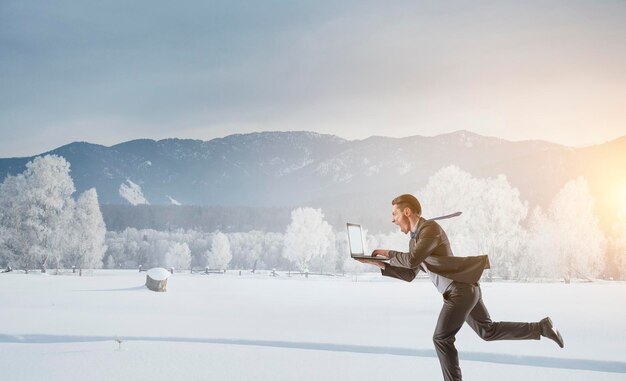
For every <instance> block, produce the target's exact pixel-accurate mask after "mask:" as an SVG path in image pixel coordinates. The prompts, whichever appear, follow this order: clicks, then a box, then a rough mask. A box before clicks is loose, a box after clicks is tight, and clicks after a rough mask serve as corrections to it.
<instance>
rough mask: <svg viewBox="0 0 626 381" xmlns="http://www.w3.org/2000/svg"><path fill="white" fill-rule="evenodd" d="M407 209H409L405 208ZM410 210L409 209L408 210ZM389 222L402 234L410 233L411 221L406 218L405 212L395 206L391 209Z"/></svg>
mask: <svg viewBox="0 0 626 381" xmlns="http://www.w3.org/2000/svg"><path fill="white" fill-rule="evenodd" d="M406 209H409V208H405V210H406ZM409 210H410V209H409ZM391 222H393V223H394V224H396V225H398V227H400V231H401V232H402V233H404V234H407V233H409V232H410V231H411V221H409V218H408V217H407V216H406V214H405V212H403V211H402V210H400V208H398V206H397V205H393V208H392V209H391Z"/></svg>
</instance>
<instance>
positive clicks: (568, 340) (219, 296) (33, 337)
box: [0, 270, 626, 381]
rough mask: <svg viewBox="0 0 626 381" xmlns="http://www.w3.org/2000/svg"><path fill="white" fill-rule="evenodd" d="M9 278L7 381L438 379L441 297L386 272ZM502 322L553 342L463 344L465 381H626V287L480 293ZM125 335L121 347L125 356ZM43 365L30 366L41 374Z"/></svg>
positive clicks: (4, 344) (0, 289)
mask: <svg viewBox="0 0 626 381" xmlns="http://www.w3.org/2000/svg"><path fill="white" fill-rule="evenodd" d="M242 273H243V275H242V276H239V275H238V271H229V272H227V273H226V274H224V275H221V274H220V275H201V274H189V273H188V272H180V273H178V272H177V273H175V274H174V275H171V277H170V279H169V281H168V291H167V292H164V293H154V292H151V291H149V290H148V289H146V288H145V287H144V286H143V284H144V281H145V274H144V273H139V272H137V271H130V270H97V271H94V272H93V273H92V274H93V275H92V276H82V277H77V276H73V275H72V274H65V275H58V276H57V275H49V276H45V277H42V276H35V275H33V274H28V275H26V274H22V273H19V272H12V273H6V274H0V306H2V313H1V314H0V326H1V327H2V330H1V331H0V370H1V371H0V372H1V373H0V376H1V378H2V379H10V380H38V379H45V380H75V379H86V378H88V379H90V381H91V380H111V379H120V380H123V379H155V380H166V379H168V380H169V379H186V380H206V379H219V380H242V379H254V380H320V379H324V380H330V381H333V380H380V379H390V378H401V377H402V378H404V377H406V378H419V379H425V380H440V379H442V378H441V371H440V368H439V363H438V361H437V358H436V356H435V354H434V349H433V344H432V340H431V337H432V332H433V330H434V328H435V323H436V319H437V315H438V312H439V309H440V308H441V295H440V294H438V293H437V291H436V290H435V288H434V287H433V286H432V284H430V283H429V282H428V281H427V280H419V281H414V282H412V283H405V282H401V281H397V280H394V279H388V278H383V277H381V276H380V275H379V274H365V275H359V277H358V278H357V279H358V281H356V282H355V281H352V277H350V276H346V277H322V276H309V278H304V277H302V276H299V275H297V276H292V277H288V276H287V275H286V274H284V273H280V276H278V277H270V276H268V273H266V272H265V273H264V272H259V271H257V272H256V273H255V274H250V273H249V272H248V271H243V272H242ZM482 290H483V299H484V301H485V304H486V305H487V308H488V309H489V312H490V314H491V316H492V318H494V320H508V321H514V320H520V321H524V320H528V321H532V320H539V319H541V318H542V317H544V316H547V315H549V316H551V317H552V319H553V321H554V322H555V324H556V326H557V327H558V328H559V329H560V330H561V331H562V333H563V336H564V339H565V345H566V346H565V349H560V348H558V346H557V345H556V344H554V343H553V342H551V341H549V340H545V339H544V340H540V341H534V340H531V341H494V342H484V341H481V340H480V339H479V338H478V336H476V334H475V333H474V332H473V331H472V330H471V329H470V328H469V327H467V326H465V327H464V328H462V329H461V331H460V332H459V334H458V335H457V342H456V344H457V348H458V349H459V352H460V357H461V367H462V369H463V373H464V377H465V379H467V380H481V381H491V380H500V379H502V375H503V374H506V378H507V380H509V381H515V380H519V381H522V380H524V381H527V380H529V379H532V380H533V381H542V380H550V381H553V380H565V379H567V380H568V381H578V380H580V381H582V380H591V381H594V380H611V381H613V380H626V361H625V360H624V355H623V354H624V353H626V344H625V343H626V328H624V326H623V321H624V319H625V318H626V307H625V306H624V304H623V296H624V295H625V292H626V283H623V282H613V283H609V282H594V283H584V284H582V283H579V284H568V285H567V284H540V283H535V284H525V283H483V284H482ZM116 337H119V338H120V339H121V340H122V344H121V350H119V349H118V343H117V342H116V341H115V339H116ZM35 364H36V366H33V365H35Z"/></svg>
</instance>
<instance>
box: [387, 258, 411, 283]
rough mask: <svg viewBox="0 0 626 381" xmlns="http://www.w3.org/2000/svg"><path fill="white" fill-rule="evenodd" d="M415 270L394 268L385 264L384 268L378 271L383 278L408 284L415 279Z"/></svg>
mask: <svg viewBox="0 0 626 381" xmlns="http://www.w3.org/2000/svg"><path fill="white" fill-rule="evenodd" d="M416 272H417V270H413V269H407V268H405V267H395V266H391V265H390V264H388V263H385V267H383V268H381V269H380V273H381V274H382V275H384V276H388V277H392V278H397V279H401V280H403V281H405V282H410V281H412V280H413V279H415V275H416Z"/></svg>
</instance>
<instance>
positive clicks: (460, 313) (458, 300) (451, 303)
mask: <svg viewBox="0 0 626 381" xmlns="http://www.w3.org/2000/svg"><path fill="white" fill-rule="evenodd" d="M443 297H444V303H443V307H442V308H441V312H440V313H439V319H438V320H437V328H435V333H434V335H433V342H434V343H435V350H436V351H437V356H438V357H439V363H440V364H441V371H442V372H443V378H444V380H445V381H461V380H462V377H461V368H460V367H459V355H458V353H457V351H456V348H455V347H454V341H455V335H456V333H457V332H458V331H459V329H461V327H462V326H463V323H464V322H465V319H466V318H467V317H468V315H469V313H470V311H472V309H473V308H474V305H476V302H477V301H478V299H479V297H480V294H479V292H478V287H477V286H475V285H471V284H466V283H459V282H453V283H452V284H451V285H450V288H449V289H448V291H446V292H445V293H444V294H443Z"/></svg>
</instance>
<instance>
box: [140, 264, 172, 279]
mask: <svg viewBox="0 0 626 381" xmlns="http://www.w3.org/2000/svg"><path fill="white" fill-rule="evenodd" d="M170 274H171V273H170V272H169V271H167V270H165V269H164V268H162V267H155V268H152V269H150V270H148V271H147V272H146V275H147V276H149V277H150V278H152V279H154V280H165V279H167V278H169V277H170Z"/></svg>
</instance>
